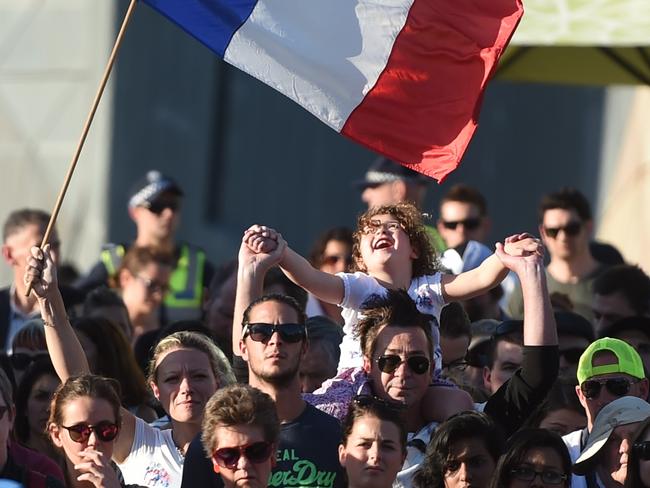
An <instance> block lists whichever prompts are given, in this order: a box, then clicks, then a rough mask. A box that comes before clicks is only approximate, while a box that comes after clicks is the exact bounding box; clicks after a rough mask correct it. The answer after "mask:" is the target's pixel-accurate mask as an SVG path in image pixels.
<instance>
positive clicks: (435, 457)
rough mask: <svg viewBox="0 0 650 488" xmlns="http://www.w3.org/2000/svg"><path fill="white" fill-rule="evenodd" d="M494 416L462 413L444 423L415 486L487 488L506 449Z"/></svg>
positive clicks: (420, 487)
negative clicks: (492, 417) (491, 417)
mask: <svg viewBox="0 0 650 488" xmlns="http://www.w3.org/2000/svg"><path fill="white" fill-rule="evenodd" d="M504 442H505V441H504V436H503V432H502V431H501V429H500V428H499V426H498V425H496V424H495V423H494V422H493V421H492V419H490V417H488V416H487V415H485V414H483V413H479V412H471V411H470V412H462V413H459V414H457V415H454V416H453V417H450V418H449V419H447V420H446V421H445V422H443V423H442V424H440V426H439V427H438V429H437V430H436V432H435V433H434V434H433V436H432V437H431V440H430V441H429V443H428V445H427V446H426V455H425V457H424V459H423V461H422V463H421V464H420V466H419V468H418V469H417V471H416V473H415V476H414V477H413V484H412V486H413V487H414V488H467V487H472V488H487V487H488V485H489V483H490V480H491V479H492V475H493V473H494V469H495V466H496V464H497V460H498V459H499V456H500V455H501V453H502V452H503V449H504Z"/></svg>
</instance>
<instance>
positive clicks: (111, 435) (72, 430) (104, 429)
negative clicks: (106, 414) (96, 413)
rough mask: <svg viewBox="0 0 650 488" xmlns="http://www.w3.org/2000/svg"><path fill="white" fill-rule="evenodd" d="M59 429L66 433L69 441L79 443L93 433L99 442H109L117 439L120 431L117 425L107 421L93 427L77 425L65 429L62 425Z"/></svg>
mask: <svg viewBox="0 0 650 488" xmlns="http://www.w3.org/2000/svg"><path fill="white" fill-rule="evenodd" d="M61 427H63V428H64V429H66V430H67V431H68V433H69V434H70V439H72V440H73V441H74V442H80V443H82V442H86V441H87V440H88V438H89V437H90V433H91V432H94V433H95V435H96V436H97V438H98V439H99V440H100V441H102V442H110V441H112V440H113V439H115V438H116V437H117V433H118V432H119V431H120V428H119V427H118V425H117V424H115V423H113V422H109V421H108V420H102V421H101V422H98V423H96V424H95V425H90V424H86V423H79V424H75V425H72V426H70V427H66V426H65V425H62V426H61Z"/></svg>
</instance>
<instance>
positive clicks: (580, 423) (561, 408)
mask: <svg viewBox="0 0 650 488" xmlns="http://www.w3.org/2000/svg"><path fill="white" fill-rule="evenodd" d="M586 426H587V416H586V415H585V410H584V408H583V407H582V405H580V400H578V396H577V395H576V389H575V381H574V382H568V381H563V380H558V381H556V382H555V383H554V384H553V387H552V388H551V390H550V391H549V392H548V395H547V397H546V400H544V402H543V403H542V404H541V405H540V406H539V407H537V408H536V409H535V410H534V411H533V413H532V414H531V416H530V417H529V418H528V420H527V421H526V424H525V427H531V428H540V429H546V430H550V431H552V432H555V433H556V434H558V435H560V436H563V435H566V434H570V433H571V432H575V431H576V430H581V429H584V428H585V427H586Z"/></svg>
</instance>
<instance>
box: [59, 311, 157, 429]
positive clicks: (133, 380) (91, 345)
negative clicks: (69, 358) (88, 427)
mask: <svg viewBox="0 0 650 488" xmlns="http://www.w3.org/2000/svg"><path fill="white" fill-rule="evenodd" d="M72 327H73V328H74V330H75V332H76V333H77V337H78V338H79V342H81V345H82V347H83V349H84V352H85V353H86V358H87V360H88V366H90V370H91V371H92V372H93V373H94V374H98V375H101V376H105V377H107V378H113V379H114V380H117V382H118V383H119V384H120V388H121V390H122V405H124V408H126V409H127V410H129V411H130V412H131V413H133V414H134V415H136V416H138V417H140V418H141V419H142V420H144V421H146V422H153V421H154V420H156V419H157V418H158V415H156V412H155V410H154V409H153V408H152V407H151V406H150V405H151V402H152V400H153V398H152V396H151V394H150V393H149V388H148V387H147V383H146V382H145V379H144V375H143V374H142V370H141V369H140V367H139V366H138V363H137V362H136V360H135V356H134V354H133V350H132V349H131V346H130V345H129V342H128V340H127V338H126V336H125V335H124V333H123V332H122V330H121V329H120V328H119V327H118V326H117V325H115V324H114V323H113V322H111V321H110V320H108V319H104V318H100V317H93V318H81V319H77V320H74V321H73V322H72Z"/></svg>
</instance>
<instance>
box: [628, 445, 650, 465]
mask: <svg viewBox="0 0 650 488" xmlns="http://www.w3.org/2000/svg"><path fill="white" fill-rule="evenodd" d="M632 451H633V452H634V454H635V455H636V457H637V458H639V460H641V461H650V441H643V442H635V443H634V444H633V445H632Z"/></svg>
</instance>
